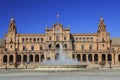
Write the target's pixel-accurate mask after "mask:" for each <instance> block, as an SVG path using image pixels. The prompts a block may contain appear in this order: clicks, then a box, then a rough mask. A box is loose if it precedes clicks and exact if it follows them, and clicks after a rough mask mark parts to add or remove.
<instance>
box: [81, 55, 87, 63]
mask: <svg viewBox="0 0 120 80" xmlns="http://www.w3.org/2000/svg"><path fill="white" fill-rule="evenodd" d="M82 59H83V60H82V61H85V62H86V54H83V55H82Z"/></svg>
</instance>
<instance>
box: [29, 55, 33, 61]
mask: <svg viewBox="0 0 120 80" xmlns="http://www.w3.org/2000/svg"><path fill="white" fill-rule="evenodd" d="M29 62H33V55H32V54H30V55H29Z"/></svg>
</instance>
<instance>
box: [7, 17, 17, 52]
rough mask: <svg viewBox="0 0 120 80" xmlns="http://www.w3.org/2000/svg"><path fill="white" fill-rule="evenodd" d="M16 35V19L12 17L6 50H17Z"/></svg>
mask: <svg viewBox="0 0 120 80" xmlns="http://www.w3.org/2000/svg"><path fill="white" fill-rule="evenodd" d="M16 34H17V30H16V24H15V20H14V18H13V17H12V18H11V20H10V24H9V27H8V33H7V35H6V36H7V39H6V48H7V49H8V50H15V44H16Z"/></svg>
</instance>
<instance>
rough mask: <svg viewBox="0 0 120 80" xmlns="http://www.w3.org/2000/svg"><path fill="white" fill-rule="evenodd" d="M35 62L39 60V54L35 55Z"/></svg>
mask: <svg viewBox="0 0 120 80" xmlns="http://www.w3.org/2000/svg"><path fill="white" fill-rule="evenodd" d="M35 62H39V55H38V54H37V55H35Z"/></svg>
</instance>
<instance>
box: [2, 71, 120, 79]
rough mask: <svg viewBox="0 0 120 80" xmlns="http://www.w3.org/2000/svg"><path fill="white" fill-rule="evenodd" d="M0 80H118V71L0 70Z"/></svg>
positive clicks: (119, 75)
mask: <svg viewBox="0 0 120 80" xmlns="http://www.w3.org/2000/svg"><path fill="white" fill-rule="evenodd" d="M0 80H120V69H119V70H86V71H73V72H40V71H22V70H7V71H6V70H0Z"/></svg>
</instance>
